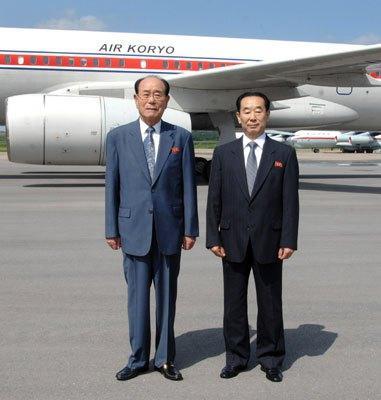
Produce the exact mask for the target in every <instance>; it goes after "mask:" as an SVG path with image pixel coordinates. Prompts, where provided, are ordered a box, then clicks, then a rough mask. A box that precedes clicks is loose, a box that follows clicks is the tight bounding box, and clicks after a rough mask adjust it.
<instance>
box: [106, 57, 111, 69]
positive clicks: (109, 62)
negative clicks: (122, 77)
mask: <svg viewBox="0 0 381 400" xmlns="http://www.w3.org/2000/svg"><path fill="white" fill-rule="evenodd" d="M105 66H106V67H111V59H110V58H105Z"/></svg>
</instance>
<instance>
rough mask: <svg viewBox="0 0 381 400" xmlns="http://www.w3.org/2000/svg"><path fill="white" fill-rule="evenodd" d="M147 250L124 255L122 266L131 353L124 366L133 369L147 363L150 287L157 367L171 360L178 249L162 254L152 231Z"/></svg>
mask: <svg viewBox="0 0 381 400" xmlns="http://www.w3.org/2000/svg"><path fill="white" fill-rule="evenodd" d="M153 231H154V229H153ZM152 236H153V238H152V244H151V248H150V251H149V253H148V254H147V255H145V256H133V255H129V254H126V253H123V255H124V261H123V268H124V275H125V278H126V282H127V287H128V322H129V333H130V344H131V356H130V358H129V360H128V364H127V366H128V367H130V368H132V369H136V368H142V367H146V366H148V363H149V357H150V347H151V329H150V287H151V284H152V281H153V283H154V286H155V298H156V341H155V344H156V345H155V347H156V352H155V359H154V364H155V366H156V367H161V366H162V365H163V364H164V363H166V362H169V361H174V358H175V352H176V350H175V335H174V322H175V313H176V297H177V277H178V274H179V269H180V253H178V254H174V255H169V256H167V255H164V254H162V253H161V252H160V250H159V248H158V244H157V241H156V237H155V235H154V234H153V235H152Z"/></svg>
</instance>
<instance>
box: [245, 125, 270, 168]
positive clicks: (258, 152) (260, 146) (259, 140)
mask: <svg viewBox="0 0 381 400" xmlns="http://www.w3.org/2000/svg"><path fill="white" fill-rule="evenodd" d="M265 140H266V133H265V132H263V133H262V135H261V136H259V137H257V138H256V139H255V140H251V139H250V138H248V137H247V136H246V135H245V134H243V136H242V144H243V156H244V158H245V167H246V164H247V159H248V157H249V153H250V146H249V143H250V142H255V143H256V144H257V147H256V148H255V157H256V159H257V166H258V167H259V163H260V162H261V157H262V152H263V146H264V145H265Z"/></svg>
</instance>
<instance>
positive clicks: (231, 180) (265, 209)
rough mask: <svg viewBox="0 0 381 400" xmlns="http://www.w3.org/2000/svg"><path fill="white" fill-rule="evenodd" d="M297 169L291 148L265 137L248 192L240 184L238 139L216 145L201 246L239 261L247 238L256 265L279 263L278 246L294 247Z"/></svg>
mask: <svg viewBox="0 0 381 400" xmlns="http://www.w3.org/2000/svg"><path fill="white" fill-rule="evenodd" d="M298 185H299V168H298V161H297V158H296V153H295V150H294V149H293V148H292V147H290V146H288V145H285V144H283V143H279V142H276V141H274V140H272V139H270V138H268V137H266V141H265V145H264V147H263V153H262V157H261V161H260V164H259V168H258V172H257V177H256V180H255V184H254V189H253V193H252V194H251V195H249V191H248V188H247V181H246V170H245V161H244V155H243V145H242V138H240V139H237V140H234V141H233V142H229V143H226V144H223V145H221V146H218V147H217V148H216V149H215V151H214V154H213V161H212V170H211V176H210V181H209V192H208V203H207V215H206V221H207V222H206V223H207V225H206V246H207V247H208V248H210V247H213V246H216V245H219V246H223V247H224V249H225V251H226V260H228V261H231V262H242V261H243V259H244V257H245V255H246V251H247V246H248V242H249V238H251V243H252V247H253V255H254V258H255V259H256V261H258V262H259V263H262V264H267V263H273V262H277V261H279V259H278V249H279V247H288V248H291V249H295V250H296V248H297V236H298V220H299V199H298Z"/></svg>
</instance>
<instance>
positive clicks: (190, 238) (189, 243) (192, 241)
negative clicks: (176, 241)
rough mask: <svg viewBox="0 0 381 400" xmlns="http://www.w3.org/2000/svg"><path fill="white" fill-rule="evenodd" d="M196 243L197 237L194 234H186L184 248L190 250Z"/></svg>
mask: <svg viewBox="0 0 381 400" xmlns="http://www.w3.org/2000/svg"><path fill="white" fill-rule="evenodd" d="M195 243H196V238H195V237H193V236H184V238H183V245H182V248H183V249H184V250H190V249H191V248H192V247H193V246H194V244H195Z"/></svg>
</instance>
